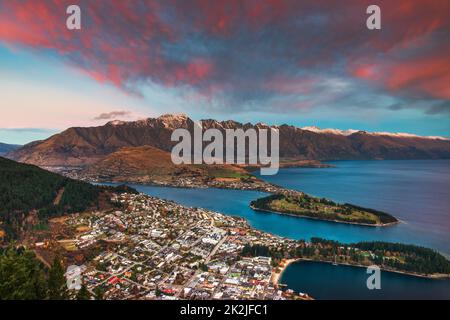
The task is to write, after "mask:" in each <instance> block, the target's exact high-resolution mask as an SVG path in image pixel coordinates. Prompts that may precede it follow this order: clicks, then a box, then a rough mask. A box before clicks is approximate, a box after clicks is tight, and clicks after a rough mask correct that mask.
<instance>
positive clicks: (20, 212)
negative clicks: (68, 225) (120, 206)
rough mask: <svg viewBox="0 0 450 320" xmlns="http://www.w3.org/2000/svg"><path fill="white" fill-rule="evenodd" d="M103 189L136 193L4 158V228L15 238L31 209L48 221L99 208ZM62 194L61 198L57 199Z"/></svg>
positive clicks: (0, 182) (0, 191)
mask: <svg viewBox="0 0 450 320" xmlns="http://www.w3.org/2000/svg"><path fill="white" fill-rule="evenodd" d="M102 190H115V191H117V192H123V191H128V192H134V190H132V189H130V188H128V187H125V186H119V187H116V188H112V187H100V186H95V185H92V184H89V183H86V182H82V181H77V180H73V179H69V178H66V177H63V176H61V175H59V174H56V173H52V172H49V171H46V170H43V169H41V168H39V167H36V166H33V165H28V164H22V163H17V162H15V161H12V160H8V159H5V158H2V157H0V221H1V222H3V225H2V226H1V228H2V229H4V231H5V232H6V234H7V239H14V238H16V237H17V233H18V230H19V229H20V228H21V226H22V222H23V219H24V218H25V217H26V216H27V215H28V213H29V212H30V211H32V210H36V212H37V215H38V218H39V220H43V221H45V220H46V219H48V218H51V217H55V216H58V215H62V214H66V213H73V212H80V211H84V210H86V209H88V208H91V207H92V208H96V207H98V205H99V204H98V199H99V194H100V193H101V192H102ZM58 193H59V196H60V199H59V201H55V199H57V196H58Z"/></svg>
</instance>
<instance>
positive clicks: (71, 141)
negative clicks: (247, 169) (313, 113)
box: [7, 114, 450, 167]
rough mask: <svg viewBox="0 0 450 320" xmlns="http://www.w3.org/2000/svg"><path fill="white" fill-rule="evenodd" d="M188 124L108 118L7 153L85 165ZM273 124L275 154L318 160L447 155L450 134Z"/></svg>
mask: <svg viewBox="0 0 450 320" xmlns="http://www.w3.org/2000/svg"><path fill="white" fill-rule="evenodd" d="M202 123H203V128H204V129H209V128H216V129H219V130H221V131H224V130H225V129H238V128H242V129H244V130H246V129H248V128H255V129H259V128H268V126H267V125H266V124H263V123H258V124H251V123H245V124H242V123H239V122H236V121H233V120H228V121H216V120H212V119H207V120H202ZM193 125H194V122H193V120H191V119H190V118H189V117H187V116H186V115H184V114H177V115H170V114H169V115H163V116H160V117H158V118H148V119H143V120H138V121H128V122H125V121H110V122H108V123H107V124H105V125H103V126H98V127H73V128H69V129H67V130H65V131H63V132H61V133H58V134H56V135H54V136H52V137H50V138H48V139H46V140H42V141H35V142H32V143H29V144H27V145H25V146H23V147H21V148H19V149H16V150H13V151H11V152H9V153H8V154H7V157H8V158H11V159H14V160H16V161H20V162H24V163H31V164H35V165H39V166H82V167H85V166H88V165H92V164H94V163H97V162H99V161H102V160H105V158H106V157H107V156H109V155H112V154H113V153H115V152H117V151H119V150H120V149H121V148H136V147H143V146H151V147H154V148H157V149H159V150H162V151H166V152H170V151H171V149H172V147H173V146H174V144H175V142H172V141H171V140H170V137H171V134H172V132H173V131H174V130H175V129H177V128H184V129H188V130H190V131H191V132H193ZM273 127H275V128H277V129H279V132H280V157H281V158H296V159H314V160H321V161H323V160H368V159H380V160H381V159H447V158H450V140H449V139H447V138H443V137H421V136H416V135H410V134H392V133H386V132H381V133H370V132H366V131H356V130H347V131H340V130H333V129H325V130H321V129H318V128H316V127H305V128H298V127H294V126H290V125H281V126H273ZM147 151H148V150H147ZM153 151H154V150H153ZM127 154H128V156H129V155H130V153H129V152H128V153H127V152H122V154H121V155H122V156H125V155H127ZM161 155H162V153H161ZM116 156H117V155H116ZM156 157H158V156H157V155H156ZM165 157H167V154H166V155H165ZM116 160H117V157H116Z"/></svg>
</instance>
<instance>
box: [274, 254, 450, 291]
mask: <svg viewBox="0 0 450 320" xmlns="http://www.w3.org/2000/svg"><path fill="white" fill-rule="evenodd" d="M302 261H306V262H318V263H327V264H331V265H332V264H334V263H336V264H337V265H340V266H347V267H356V268H367V267H368V266H366V265H362V264H352V263H345V262H334V261H328V260H321V259H309V258H292V259H287V260H286V262H287V263H286V264H285V265H284V266H283V267H282V269H281V271H280V273H279V274H278V276H277V277H276V280H277V285H283V284H282V283H280V282H279V281H280V280H281V277H282V275H283V273H284V271H286V269H287V267H288V266H289V265H291V264H292V263H294V262H302ZM378 267H379V268H380V270H381V271H384V272H392V273H397V274H403V275H406V276H410V277H417V278H423V279H429V280H450V275H440V274H430V275H426V274H419V273H413V272H407V271H401V270H394V269H389V268H386V267H380V266H378Z"/></svg>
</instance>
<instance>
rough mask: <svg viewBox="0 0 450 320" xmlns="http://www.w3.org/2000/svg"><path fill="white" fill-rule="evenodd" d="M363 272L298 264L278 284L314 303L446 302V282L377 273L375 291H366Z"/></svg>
mask: <svg viewBox="0 0 450 320" xmlns="http://www.w3.org/2000/svg"><path fill="white" fill-rule="evenodd" d="M368 276H369V275H368V274H367V273H366V269H365V268H359V267H351V266H342V265H338V266H334V265H332V264H329V263H320V262H310V261H298V262H294V263H293V264H291V265H289V266H288V267H287V269H286V270H285V272H284V273H283V275H282V276H281V279H280V280H281V283H285V284H287V285H288V287H289V288H291V289H293V290H295V291H299V292H306V293H308V294H309V295H311V296H312V297H313V298H315V299H319V300H321V299H343V300H344V299H360V300H361V299H362V300H369V299H378V300H381V299H450V281H448V280H430V279H425V278H419V277H412V276H408V275H403V274H399V273H393V272H385V271H381V274H380V284H381V288H380V289H379V290H377V289H373V290H369V289H368V288H367V284H366V282H367V278H368Z"/></svg>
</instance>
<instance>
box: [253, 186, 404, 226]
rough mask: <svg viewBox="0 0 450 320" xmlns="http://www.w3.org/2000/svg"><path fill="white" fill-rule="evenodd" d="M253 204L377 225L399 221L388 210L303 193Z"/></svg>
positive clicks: (256, 207) (260, 208) (300, 214)
mask: <svg viewBox="0 0 450 320" xmlns="http://www.w3.org/2000/svg"><path fill="white" fill-rule="evenodd" d="M250 207H251V208H252V209H254V210H257V211H265V212H273V213H279V214H287V215H292V216H296V217H304V218H312V219H320V220H327V221H333V222H341V223H350V224H358V225H366V226H375V227H381V226H383V227H384V226H389V225H392V224H395V223H398V222H399V221H398V220H397V219H396V218H395V217H393V216H392V215H390V214H388V213H385V212H381V211H377V210H374V209H368V208H363V207H359V206H355V205H352V204H348V203H345V204H339V203H336V202H334V201H332V200H328V199H325V198H316V197H312V196H309V195H307V194H305V193H303V192H284V193H277V194H273V195H270V196H267V197H264V198H260V199H257V200H255V201H252V202H251V203H250Z"/></svg>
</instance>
